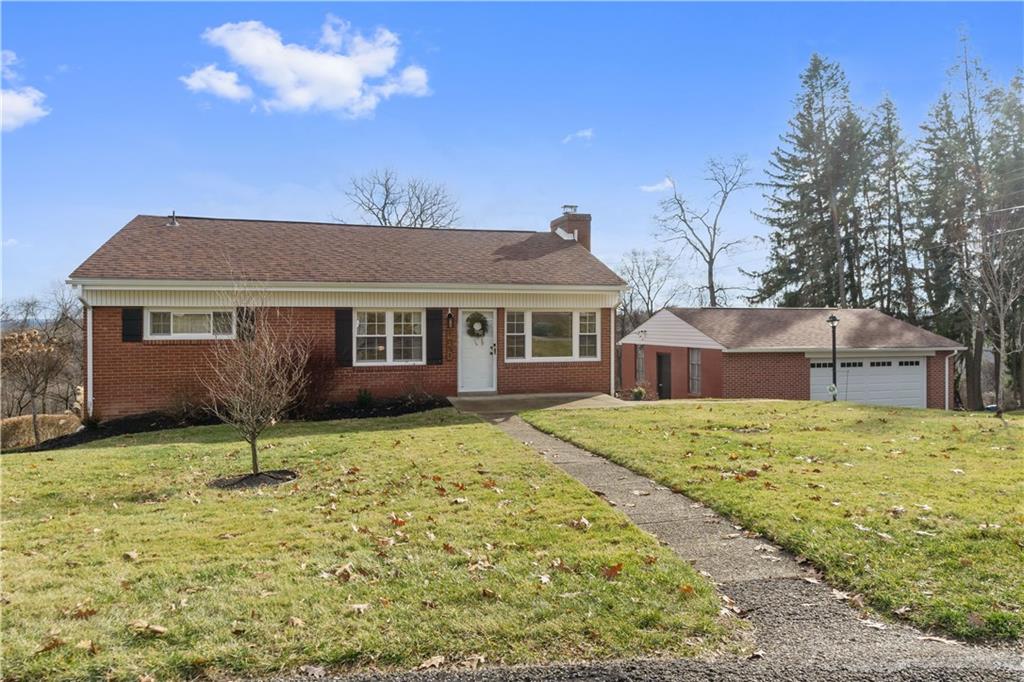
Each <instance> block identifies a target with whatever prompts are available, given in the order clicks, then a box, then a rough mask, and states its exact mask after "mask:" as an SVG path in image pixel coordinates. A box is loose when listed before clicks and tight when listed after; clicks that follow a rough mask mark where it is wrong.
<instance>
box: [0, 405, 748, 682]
mask: <svg viewBox="0 0 1024 682" xmlns="http://www.w3.org/2000/svg"><path fill="white" fill-rule="evenodd" d="M247 463H248V452H247V449H246V447H244V446H243V444H241V443H239V442H237V441H236V440H235V439H234V437H233V435H232V433H231V432H230V431H229V430H228V429H227V428H226V427H220V426H218V427H197V428H189V429H179V430H173V431H163V432H156V433H151V434H145V435H136V436H124V437H120V438H116V439H110V440H106V441H98V442H95V443H92V444H89V445H86V446H81V447H78V448H74V449H71V450H66V451H59V452H50V453H26V454H15V455H6V456H4V457H3V458H2V460H0V465H2V467H3V527H2V531H3V538H2V549H3V566H2V573H3V602H4V605H3V623H2V633H0V634H2V639H3V658H4V661H3V667H4V670H3V675H4V678H5V679H7V680H36V679H68V680H71V679H75V680H79V679H101V678H104V679H105V678H106V677H107V676H108V675H109V677H110V678H112V679H126V680H127V679H131V680H137V679H138V678H139V677H140V676H141V675H147V674H148V675H153V676H154V677H156V678H157V679H160V680H165V679H182V678H193V677H197V676H203V675H208V676H213V677H216V676H218V675H220V676H231V675H241V674H248V675H258V674H263V673H269V672H273V671H280V670H289V669H294V668H296V667H299V666H301V665H304V664H317V665H323V666H326V667H330V668H338V669H353V668H359V667H365V666H371V665H372V666H379V667H383V668H411V667H415V666H417V665H419V664H420V663H422V662H423V661H425V660H426V659H429V658H431V657H433V656H436V655H443V656H445V657H446V662H445V665H451V664H458V663H459V662H460V661H465V660H466V659H467V658H470V657H473V656H477V655H482V656H485V657H486V661H487V662H488V663H497V662H506V663H525V662H542V661H550V660H557V659H582V658H603V657H629V656H636V655H641V654H650V655H658V654H671V655H683V656H692V655H701V654H705V653H711V652H714V651H716V650H719V649H721V648H723V647H731V646H734V645H733V644H730V642H732V641H735V640H734V637H733V635H734V629H735V627H736V626H735V623H734V622H733V621H730V620H728V619H723V618H721V617H720V615H719V607H720V603H719V599H718V597H717V595H716V594H715V592H714V590H713V588H712V587H711V585H710V584H709V583H708V582H706V581H705V580H704V579H702V578H701V577H700V576H699V575H698V574H697V573H696V572H695V571H694V570H693V569H692V568H691V567H690V566H689V565H688V564H686V563H685V562H683V561H681V560H680V559H678V557H676V556H675V555H673V554H672V553H671V552H669V551H668V550H666V549H664V548H662V547H660V546H659V545H658V543H657V542H656V541H655V540H654V538H652V537H651V536H649V535H646V534H644V533H642V532H641V531H640V530H638V529H637V528H636V527H635V526H633V525H631V524H630V523H629V522H628V521H627V519H626V518H625V517H624V516H623V515H622V514H621V513H620V512H618V511H616V510H614V509H612V508H610V507H609V506H607V505H606V504H605V503H603V502H601V501H600V500H599V499H598V498H597V497H596V496H594V495H593V494H591V493H590V492H588V491H587V490H586V489H585V488H583V487H582V486H581V485H579V484H577V483H576V482H575V481H573V480H572V479H570V478H569V477H567V476H566V475H564V474H563V473H562V472H561V471H559V470H558V469H556V468H554V467H552V466H550V465H548V464H547V463H545V462H544V461H543V460H542V459H540V458H539V457H538V456H536V454H535V453H533V452H532V451H530V450H529V449H527V448H526V447H525V446H523V445H521V444H519V443H517V442H515V441H513V440H512V439H510V438H509V437H507V436H505V435H504V434H502V433H500V432H499V431H497V430H496V429H494V428H493V427H491V426H489V425H486V424H484V423H482V422H480V421H478V420H475V419H473V418H469V417H464V416H460V415H458V414H457V413H455V412H454V411H452V410H439V411H435V412H430V413H424V414H421V415H413V416H408V417H399V418H394V419H372V420H359V421H346V422H320V423H312V424H282V425H278V426H276V427H274V428H273V429H272V430H271V431H270V432H268V435H267V438H266V439H265V449H263V451H262V464H263V467H264V468H266V469H272V468H291V469H294V470H297V471H299V472H300V473H301V478H300V479H298V480H297V481H296V482H295V483H294V484H287V485H284V486H281V487H278V488H263V489H259V490H250V491H232V492H224V491H218V490H214V489H210V488H208V487H207V486H206V484H207V482H209V481H210V480H211V479H214V478H217V477H220V476H224V475H229V474H233V473H244V471H245V468H246V466H247ZM439 487H440V488H444V492H445V495H444V496H442V495H441V494H440V493H441V491H439V490H438V488H439ZM463 499H464V500H466V501H465V502H461V503H457V500H463ZM392 515H394V516H392ZM581 516H583V517H586V519H588V520H589V521H590V523H591V524H592V525H591V526H590V527H589V529H586V530H580V529H577V528H573V527H572V526H571V525H570V524H571V522H572V521H574V520H576V519H579V518H580V517H581ZM394 519H398V521H395V520H394ZM403 522H404V523H403ZM128 553H135V554H134V555H128ZM645 558H646V560H645ZM619 563H621V564H622V565H623V567H622V569H621V573H620V574H619V575H618V576H616V577H614V578H613V579H608V578H606V577H605V576H604V574H603V571H604V569H605V568H607V567H609V566H614V565H616V564H619ZM349 564H351V567H350V569H348V570H343V567H345V566H346V565H349ZM334 573H337V574H338V576H335V575H332V574H334ZM346 576H348V577H349V579H348V580H347V581H346V580H345V577H346ZM541 576H547V580H548V582H544V581H542V578H541ZM687 586H689V587H687ZM690 588H692V590H691V589H690ZM356 605H365V607H357V606H356ZM92 611H95V613H91V612H92ZM76 612H77V613H76ZM76 616H83V617H76ZM135 621H142V623H138V624H137V625H136V627H133V625H132V623H133V622H135ZM145 624H148V625H150V626H154V625H155V626H159V627H160V628H166V632H165V633H162V634H161V633H159V632H154V631H153V628H150V629H149V630H148V631H141V632H140V631H137V630H140V629H143V630H144V628H145ZM48 641H50V642H51V643H56V644H57V645H56V646H55V647H53V648H52V649H50V650H46V651H40V649H44V648H46V647H45V646H44V645H45V643H46V642H48ZM59 642H63V643H62V644H61V643H59ZM81 642H85V643H86V644H83V645H82V646H83V648H78V647H77V646H76V645H78V644H79V643H81ZM88 642H92V643H94V645H95V647H96V650H95V652H90V651H89V650H88V649H87V648H84V647H86V646H87V643H88Z"/></svg>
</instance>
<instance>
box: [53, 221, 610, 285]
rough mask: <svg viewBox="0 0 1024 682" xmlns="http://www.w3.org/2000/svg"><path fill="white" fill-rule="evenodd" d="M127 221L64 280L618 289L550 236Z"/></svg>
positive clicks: (583, 254)
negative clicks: (478, 285)
mask: <svg viewBox="0 0 1024 682" xmlns="http://www.w3.org/2000/svg"><path fill="white" fill-rule="evenodd" d="M177 220H178V223H179V225H177V226H175V227H171V226H168V225H167V222H168V220H167V218H166V217H164V216H148V215H140V216H136V218H135V219H134V220H132V221H131V222H130V223H128V224H127V225H125V226H124V227H123V228H121V230H119V231H118V232H117V234H115V235H114V236H113V237H111V238H110V239H109V240H107V242H106V243H105V244H103V246H101V247H100V248H99V249H97V251H96V252H95V253H94V254H92V255H91V256H89V258H88V259H86V261H85V262H84V263H82V264H81V265H79V266H78V268H76V269H75V271H74V272H72V273H71V278H72V279H88V278H101V279H146V280H191V281H227V280H234V279H247V280H254V281H267V282H323V283H347V282H357V283H360V282H365V283H412V284H541V285H582V286H608V285H611V286H618V285H621V284H622V283H623V282H622V280H621V279H619V277H618V275H616V274H615V273H614V272H612V271H611V270H610V269H609V268H608V267H607V266H606V265H604V263H602V262H601V261H599V260H598V259H597V258H596V257H594V256H593V255H592V254H591V253H590V252H589V251H588V250H587V249H585V248H583V246H581V245H580V244H578V243H576V242H573V241H567V240H565V239H562V238H561V237H559V236H557V235H555V234H552V233H550V232H523V231H511V230H468V229H445V230H428V229H415V228H394V227H374V226H366V225H340V224H334V223H303V222H284V221H262V220H233V219H220V218H196V217H182V216H179V217H178V219H177Z"/></svg>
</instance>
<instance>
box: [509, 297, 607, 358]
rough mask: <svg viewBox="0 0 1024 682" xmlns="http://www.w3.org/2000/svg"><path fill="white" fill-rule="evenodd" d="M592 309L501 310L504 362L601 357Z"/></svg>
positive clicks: (596, 315) (597, 318) (597, 316)
mask: <svg viewBox="0 0 1024 682" xmlns="http://www.w3.org/2000/svg"><path fill="white" fill-rule="evenodd" d="M600 339H601V316H600V314H599V313H598V311H596V310H582V311H581V310H507V311H505V360H506V361H508V362H527V361H532V362H557V361H570V362H571V361H581V362H585V361H596V360H599V359H600V357H601V340H600Z"/></svg>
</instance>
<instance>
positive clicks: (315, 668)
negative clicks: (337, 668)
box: [299, 665, 327, 680]
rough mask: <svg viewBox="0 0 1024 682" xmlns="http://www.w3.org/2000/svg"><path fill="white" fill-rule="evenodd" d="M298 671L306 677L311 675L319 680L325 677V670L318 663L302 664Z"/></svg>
mask: <svg viewBox="0 0 1024 682" xmlns="http://www.w3.org/2000/svg"><path fill="white" fill-rule="evenodd" d="M299 672H300V673H302V674H303V675H305V676H306V677H312V678H313V679H314V680H319V679H320V678H322V677H327V670H326V669H325V668H324V667H323V666H319V665H303V666H299Z"/></svg>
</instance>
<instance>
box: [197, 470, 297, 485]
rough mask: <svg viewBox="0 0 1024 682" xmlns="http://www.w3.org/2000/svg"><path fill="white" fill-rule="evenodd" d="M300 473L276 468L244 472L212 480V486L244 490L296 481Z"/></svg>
mask: <svg viewBox="0 0 1024 682" xmlns="http://www.w3.org/2000/svg"><path fill="white" fill-rule="evenodd" d="M298 477H299V475H298V474H297V473H295V472H294V471H291V470H290V469H274V470H273V471H261V472H260V473H258V474H243V475H241V476H228V477H227V478H218V479H216V480H213V481H210V483H209V486H210V487H211V488H219V489H220V490H244V489H246V488H259V487H260V486H264V485H281V484H282V483H287V482H288V481H294V480H295V479H297V478H298Z"/></svg>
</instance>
